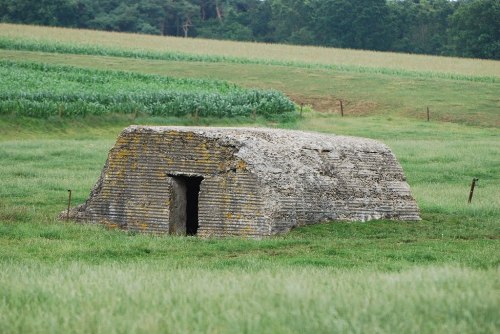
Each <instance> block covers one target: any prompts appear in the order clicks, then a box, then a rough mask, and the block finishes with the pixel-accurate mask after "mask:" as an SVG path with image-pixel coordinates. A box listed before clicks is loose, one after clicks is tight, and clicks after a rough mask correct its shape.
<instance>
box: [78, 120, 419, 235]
mask: <svg viewBox="0 0 500 334" xmlns="http://www.w3.org/2000/svg"><path fill="white" fill-rule="evenodd" d="M71 216H72V218H74V219H77V220H79V221H82V222H89V223H100V224H105V225H108V226H111V227H119V228H123V229H126V230H129V231H142V232H150V233H170V234H175V235H198V236H201V237H208V236H228V235H240V236H248V237H262V236H268V235H274V234H279V233H286V232H287V231H289V230H290V229H291V228H293V227H296V226H301V225H306V224H314V223H320V222H325V221H332V220H348V221H366V220H371V219H394V220H409V221H412V220H419V219H420V217H419V210H418V207H417V204H416V202H415V200H414V199H413V197H412V196H411V193H410V188H409V186H408V184H407V183H406V180H405V177H404V174H403V170H402V168H401V166H400V165H399V163H398V162H397V160H396V158H395V156H394V155H393V154H392V152H391V151H390V150H389V148H388V147H387V146H385V145H383V144H381V143H379V142H377V141H374V140H370V139H363V138H355V137H347V136H336V135H324V134H319V133H310V132H302V131H290V130H275V129H259V128H201V127H161V126H158V127H156V126H130V127H128V128H126V129H125V130H123V132H122V133H121V134H120V136H119V137H118V139H117V142H116V144H115V146H114V147H113V148H112V149H111V150H110V152H109V155H108V159H107V161H106V164H105V166H104V168H103V171H102V173H101V176H100V178H99V180H98V182H97V183H96V185H95V186H94V188H93V189H92V191H91V193H90V196H89V198H88V199H87V201H86V202H85V203H84V204H82V205H80V206H79V207H76V208H74V209H73V210H72V212H71Z"/></svg>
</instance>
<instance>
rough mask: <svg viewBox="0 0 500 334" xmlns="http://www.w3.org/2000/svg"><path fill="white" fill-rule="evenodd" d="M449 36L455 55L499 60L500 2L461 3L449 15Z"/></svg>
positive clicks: (477, 1)
mask: <svg viewBox="0 0 500 334" xmlns="http://www.w3.org/2000/svg"><path fill="white" fill-rule="evenodd" d="M449 33H450V47H451V49H452V51H453V52H454V53H455V54H456V55H459V56H464V57H477V58H491V59H500V2H499V1H498V0H476V1H463V2H462V3H461V5H460V6H459V8H458V9H457V11H456V12H455V13H454V14H453V15H452V16H451V20H450V30H449Z"/></svg>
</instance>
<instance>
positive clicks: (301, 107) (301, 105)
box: [300, 103, 304, 118]
mask: <svg viewBox="0 0 500 334" xmlns="http://www.w3.org/2000/svg"><path fill="white" fill-rule="evenodd" d="M302 109H304V103H301V104H300V118H302Z"/></svg>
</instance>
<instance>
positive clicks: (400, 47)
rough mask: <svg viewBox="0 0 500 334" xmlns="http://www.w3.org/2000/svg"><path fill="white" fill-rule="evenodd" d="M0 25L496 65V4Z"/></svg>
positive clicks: (33, 1) (144, 13)
mask: <svg viewBox="0 0 500 334" xmlns="http://www.w3.org/2000/svg"><path fill="white" fill-rule="evenodd" d="M0 21H2V22H12V23H25V24H39V25H50V26H63V27H74V28H88V29H97V30H109V31H122V32H137V33H146V34H157V35H170V36H184V37H202V38H215V39H229V40H240V41H257V42H268V43H288V44H299V45H317V46H328V47H340V48H352V49H365V50H377V51H396V52H409V53H422V54H434V55H450V56H461V57H475V58H489V59H500V1H498V0H456V1H451V0H141V1H137V0H15V1H14V0H0Z"/></svg>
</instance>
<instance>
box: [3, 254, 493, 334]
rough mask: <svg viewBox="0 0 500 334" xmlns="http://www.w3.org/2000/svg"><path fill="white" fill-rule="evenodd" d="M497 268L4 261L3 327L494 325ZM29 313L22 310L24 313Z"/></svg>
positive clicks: (220, 329)
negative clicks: (384, 270) (213, 266)
mask: <svg viewBox="0 0 500 334" xmlns="http://www.w3.org/2000/svg"><path fill="white" fill-rule="evenodd" d="M497 274H498V273H497V272H496V271H495V270H488V271H481V272H478V271H473V270H470V269H466V268H457V267H439V268H437V267H415V268H413V269H411V270H408V271H404V272H401V273H377V272H371V271H365V270H361V271H345V270H334V269H328V268H309V269H282V268H281V269H267V270H259V271H253V270H248V269H246V270H207V269H175V268H170V267H168V266H166V265H164V264H163V263H159V262H158V263H154V264H133V265H125V264H119V263H114V264H109V265H107V266H96V265H89V264H85V263H72V264H69V265H58V266H49V265H45V264H36V263H29V264H23V265H21V266H19V265H18V264H15V265H13V264H7V265H3V266H2V274H1V276H0V283H1V285H0V292H1V293H2V295H3V296H4V297H3V302H1V303H0V331H2V332H3V333H9V332H19V333H27V332H30V333H36V332H40V333H42V332H51V333H67V332H86V333H304V332H307V333H332V332H342V333H345V332H350V333H366V332H370V333H385V332H387V333H388V332H392V333H394V332H398V333H431V332H434V333H440V332H441V333H442V332H448V333H450V332H453V333H467V332H469V333H472V332H474V333H493V332H494V331H495V330H496V329H498V325H499V324H498V317H497V314H498V299H497V298H496V297H495V295H494V294H492V293H491V291H495V290H496V289H498V280H497V277H496V276H497ZM20 314H25V315H27V316H25V317H21V318H20V317H19V315H20Z"/></svg>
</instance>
